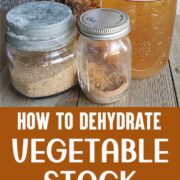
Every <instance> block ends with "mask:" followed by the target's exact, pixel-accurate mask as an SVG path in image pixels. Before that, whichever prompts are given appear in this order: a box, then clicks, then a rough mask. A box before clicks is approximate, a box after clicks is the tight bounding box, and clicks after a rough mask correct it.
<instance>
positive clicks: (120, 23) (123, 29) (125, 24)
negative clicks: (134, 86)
mask: <svg viewBox="0 0 180 180" xmlns="http://www.w3.org/2000/svg"><path fill="white" fill-rule="evenodd" d="M79 31H80V37H79V40H78V42H77V58H78V79H79V84H80V87H81V89H82V91H83V92H84V94H85V95H86V96H87V97H88V98H89V99H90V100H92V101H94V102H95V103H100V104H106V103H112V102H115V101H118V100H119V99H120V98H121V96H122V95H123V94H124V93H125V92H127V90H128V89H129V87H130V83H131V42H130V39H129V37H128V33H129V32H130V20H129V17H128V15H127V14H125V13H124V12H121V11H118V10H114V9H104V8H100V9H95V10H89V11H87V12H85V13H84V14H82V15H81V17H80V20H79Z"/></svg>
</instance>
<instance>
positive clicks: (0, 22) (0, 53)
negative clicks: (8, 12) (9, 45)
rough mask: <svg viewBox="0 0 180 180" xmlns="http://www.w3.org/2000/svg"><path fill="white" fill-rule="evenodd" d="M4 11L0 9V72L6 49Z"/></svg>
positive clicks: (4, 60) (3, 64) (4, 62)
mask: <svg viewBox="0 0 180 180" xmlns="http://www.w3.org/2000/svg"><path fill="white" fill-rule="evenodd" d="M4 17H5V13H4V12H2V11H0V72H1V71H2V69H3V67H4V66H5V64H6V51H5V47H6V46H5V40H4V34H5V27H4Z"/></svg>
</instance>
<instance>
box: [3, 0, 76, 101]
mask: <svg viewBox="0 0 180 180" xmlns="http://www.w3.org/2000/svg"><path fill="white" fill-rule="evenodd" d="M6 26H7V32H6V41H7V55H8V59H9V69H10V75H11V81H12V84H13V86H14V88H15V89H16V90H17V91H19V92H20V93H21V94H23V95H25V96H28V97H33V98H37V97H45V96H51V95H54V94H58V93H60V92H63V91H65V90H67V89H69V88H71V87H72V86H74V85H75V84H76V83H77V73H76V71H77V63H76V57H75V49H74V46H75V39H76V34H77V30H76V28H75V20H74V16H73V15H72V11H71V9H70V8H69V7H68V6H66V5H64V4H60V3H55V2H48V1H41V2H32V3H26V4H23V5H20V6H17V7H16V8H14V9H12V10H11V11H9V13H8V14H7V16H6Z"/></svg>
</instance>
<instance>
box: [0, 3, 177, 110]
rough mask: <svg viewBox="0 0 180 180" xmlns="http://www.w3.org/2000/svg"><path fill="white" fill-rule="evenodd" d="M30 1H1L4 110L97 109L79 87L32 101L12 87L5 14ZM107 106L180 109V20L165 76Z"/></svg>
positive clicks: (137, 83)
mask: <svg viewBox="0 0 180 180" xmlns="http://www.w3.org/2000/svg"><path fill="white" fill-rule="evenodd" d="M26 1H29V0H19V1H16V0H7V1H4V2H3V1H2V0H1V1H0V9H1V14H0V16H1V17H0V41H1V43H0V50H1V51H0V106H10V107H13V106H25V107H28V106H95V107H98V106H99V107H101V106H102V105H97V104H94V103H92V102H90V101H89V100H88V99H87V98H86V97H85V96H84V95H83V93H82V92H81V90H80V88H79V86H75V87H73V88H72V89H70V90H69V91H66V92H64V93H62V94H60V95H57V96H53V97H49V98H43V99H29V98H26V97H24V96H22V95H20V94H19V93H17V92H16V91H15V90H14V89H13V87H12V86H11V83H10V75H9V71H8V67H7V65H6V58H5V44H4V28H3V16H4V12H5V11H7V10H8V9H10V8H12V7H13V6H15V5H16V4H17V2H18V3H22V2H26ZM106 106H111V107H113V106H115V107H126V106H129V107H137V106H138V107H139V106H141V107H142V106H143V107H148V106H149V107H179V106H180V16H177V18H176V25H175V31H174V38H173V44H172V48H171V55H170V61H169V63H168V64H167V66H166V67H165V68H164V69H163V70H162V71H161V73H160V74H159V75H158V76H156V77H154V78H149V79H145V80H134V81H132V86H131V88H130V91H129V93H128V94H126V95H125V96H123V97H122V99H121V100H120V101H119V102H116V103H114V104H110V105H106Z"/></svg>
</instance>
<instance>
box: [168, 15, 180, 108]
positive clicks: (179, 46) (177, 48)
mask: <svg viewBox="0 0 180 180" xmlns="http://www.w3.org/2000/svg"><path fill="white" fill-rule="evenodd" d="M175 27H176V28H175V31H174V38H173V43H172V49H171V55H170V66H171V70H172V75H173V80H174V85H175V91H176V95H177V99H178V106H180V16H177V18H176V25H175Z"/></svg>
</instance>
